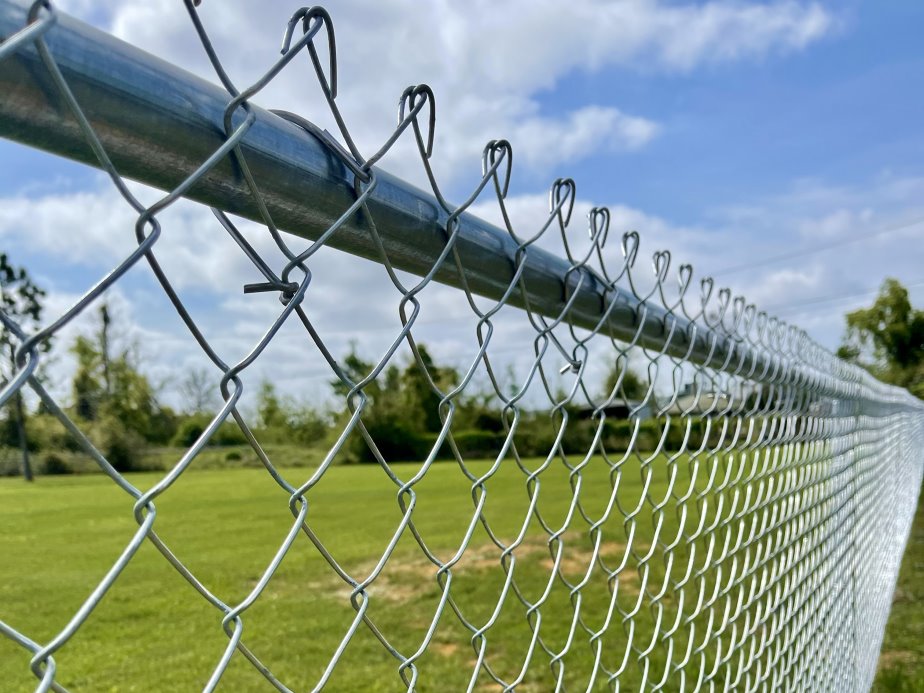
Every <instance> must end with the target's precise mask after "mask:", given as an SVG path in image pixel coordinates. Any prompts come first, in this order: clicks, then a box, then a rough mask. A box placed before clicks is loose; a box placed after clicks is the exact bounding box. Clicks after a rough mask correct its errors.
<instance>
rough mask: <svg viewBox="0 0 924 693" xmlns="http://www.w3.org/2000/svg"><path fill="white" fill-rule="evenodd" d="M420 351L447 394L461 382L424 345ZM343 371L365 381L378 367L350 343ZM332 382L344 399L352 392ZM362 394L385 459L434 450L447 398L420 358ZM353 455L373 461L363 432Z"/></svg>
mask: <svg viewBox="0 0 924 693" xmlns="http://www.w3.org/2000/svg"><path fill="white" fill-rule="evenodd" d="M417 349H418V353H419V354H420V360H421V362H422V363H423V365H424V367H426V369H427V372H428V373H429V374H430V377H431V378H432V379H433V381H434V383H435V384H436V386H437V387H438V388H440V389H441V390H443V391H444V392H445V391H447V390H448V389H449V388H451V387H452V386H453V384H454V383H455V382H457V381H458V377H459V376H458V373H457V372H456V371H455V369H453V368H449V367H444V366H438V365H437V364H436V363H435V361H434V360H433V357H432V356H430V353H429V351H428V350H427V348H426V347H425V346H424V345H423V344H418V345H417ZM340 367H341V369H343V371H344V372H345V373H346V375H347V376H348V377H349V379H350V380H351V381H352V382H354V383H356V382H359V381H361V380H363V379H364V378H366V377H367V376H368V375H369V373H371V372H372V370H373V368H374V365H373V364H371V363H368V362H366V361H364V360H363V359H362V358H361V357H360V356H359V355H358V354H357V353H356V345H355V344H351V345H350V351H349V352H348V353H347V355H346V356H345V357H344V358H343V360H342V361H341V364H340ZM330 384H331V387H332V388H333V390H334V393H335V394H337V395H339V396H341V397H343V396H346V395H347V394H348V393H349V391H350V386H348V385H346V384H345V383H343V382H341V381H340V380H339V379H337V380H332V381H331V383H330ZM362 391H363V393H364V394H365V395H366V397H367V401H368V404H367V405H366V407H365V409H364V410H363V414H362V421H363V426H364V427H365V428H366V431H367V432H368V433H369V435H370V436H371V437H372V439H373V440H374V441H375V443H376V446H377V447H378V448H379V451H380V452H381V453H382V454H383V455H384V456H385V458H386V459H391V460H395V459H413V458H415V457H419V456H420V455H421V454H424V452H425V451H426V450H427V449H429V446H430V445H431V444H432V441H433V439H434V438H435V436H434V434H435V433H437V432H438V431H439V430H440V428H441V427H442V420H441V419H440V411H439V403H440V400H441V399H442V398H441V397H440V395H439V394H438V393H437V392H435V391H434V390H433V388H432V387H431V386H430V382H429V381H428V379H427V376H426V374H425V373H424V372H423V370H421V367H420V365H419V364H418V363H417V361H416V360H415V359H413V358H412V359H410V360H409V361H408V362H407V363H406V365H405V366H404V367H403V368H401V367H399V366H398V365H396V364H389V365H388V366H387V367H386V368H385V369H384V370H383V371H382V373H380V374H379V376H378V377H377V378H376V379H375V380H374V381H372V382H370V383H369V384H367V385H366V386H365V387H363V388H362ZM350 453H351V455H352V456H353V457H354V458H356V459H359V460H365V461H371V460H372V459H374V457H373V455H372V453H371V450H369V448H368V447H367V445H366V443H365V441H364V440H363V439H362V438H361V437H360V435H359V434H358V433H357V434H356V435H354V436H353V438H352V444H351V446H350Z"/></svg>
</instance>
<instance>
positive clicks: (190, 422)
mask: <svg viewBox="0 0 924 693" xmlns="http://www.w3.org/2000/svg"><path fill="white" fill-rule="evenodd" d="M211 421H212V417H210V416H207V415H195V416H190V417H189V418H187V419H185V420H184V421H183V422H182V423H180V425H179V426H178V427H177V431H176V434H175V435H174V436H173V439H172V440H171V441H170V444H171V445H173V446H174V447H182V448H188V447H190V446H191V445H193V443H195V442H196V441H197V440H198V439H199V436H201V435H202V433H203V432H204V431H205V429H206V428H208V425H209V423H210V422H211ZM246 443H247V438H246V437H245V436H244V432H243V431H242V430H241V429H240V427H239V426H238V425H237V423H235V422H234V421H233V420H231V421H224V422H223V423H222V424H221V426H219V427H218V430H217V431H215V434H214V435H213V436H212V437H211V438H209V441H208V443H207V445H212V446H218V447H225V446H228V445H244V444H246Z"/></svg>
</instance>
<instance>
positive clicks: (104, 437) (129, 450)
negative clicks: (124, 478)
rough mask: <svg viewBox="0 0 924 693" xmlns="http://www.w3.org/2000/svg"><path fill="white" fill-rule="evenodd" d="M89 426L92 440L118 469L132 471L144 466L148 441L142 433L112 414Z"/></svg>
mask: <svg viewBox="0 0 924 693" xmlns="http://www.w3.org/2000/svg"><path fill="white" fill-rule="evenodd" d="M89 428H90V431H89V438H90V440H91V441H92V442H93V444H94V445H95V446H96V448H97V449H98V450H99V451H100V452H101V453H103V456H104V457H105V458H106V460H107V461H108V462H109V464H111V465H112V466H113V467H115V469H116V471H119V472H132V471H137V470H139V469H142V468H143V465H142V459H143V457H144V452H145V450H146V448H147V442H146V441H145V440H144V438H142V437H141V436H140V435H138V434H137V433H135V432H134V431H130V430H129V429H127V428H126V427H125V425H124V424H122V422H121V421H119V420H118V419H116V418H115V417H112V416H107V417H105V418H102V419H100V420H99V421H94V422H93V423H92V425H91V426H90V427H89Z"/></svg>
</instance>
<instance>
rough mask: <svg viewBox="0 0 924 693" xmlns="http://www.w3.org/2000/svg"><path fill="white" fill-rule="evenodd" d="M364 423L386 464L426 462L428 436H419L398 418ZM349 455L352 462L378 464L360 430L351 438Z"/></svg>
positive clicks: (348, 448)
mask: <svg viewBox="0 0 924 693" xmlns="http://www.w3.org/2000/svg"><path fill="white" fill-rule="evenodd" d="M364 423H365V425H366V430H367V431H368V432H369V435H370V436H372V440H374V441H375V445H376V447H377V448H378V449H379V452H380V453H381V454H382V457H384V458H385V460H386V461H387V462H405V461H411V460H420V459H423V458H424V457H426V456H427V454H428V453H429V451H430V448H431V446H432V441H431V440H428V436H426V435H422V434H420V433H418V432H417V431H415V430H413V429H412V428H411V427H410V426H408V424H406V423H404V422H403V421H401V420H399V419H397V418H391V417H380V418H373V419H372V420H370V421H368V422H364ZM346 452H347V458H348V460H349V461H351V462H375V455H373V454H372V450H370V449H369V446H368V444H367V443H366V441H365V439H364V438H363V436H362V434H361V433H360V431H359V429H358V428H357V429H355V430H354V431H353V432H352V434H351V435H350V438H349V440H348V443H347V446H346Z"/></svg>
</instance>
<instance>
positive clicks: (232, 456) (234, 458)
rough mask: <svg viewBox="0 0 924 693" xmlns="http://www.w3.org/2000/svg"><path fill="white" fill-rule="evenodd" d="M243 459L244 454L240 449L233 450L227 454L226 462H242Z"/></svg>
mask: <svg viewBox="0 0 924 693" xmlns="http://www.w3.org/2000/svg"><path fill="white" fill-rule="evenodd" d="M242 459H243V455H241V453H240V451H238V450H231V452H228V453H226V454H225V462H240V461H241V460H242Z"/></svg>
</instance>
